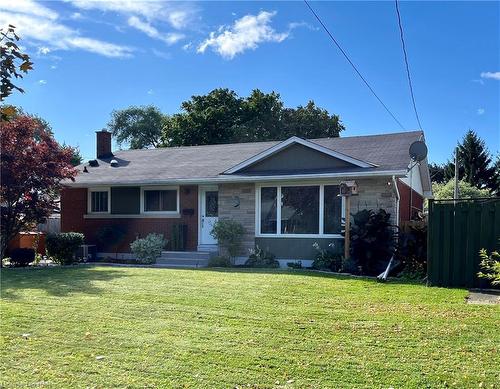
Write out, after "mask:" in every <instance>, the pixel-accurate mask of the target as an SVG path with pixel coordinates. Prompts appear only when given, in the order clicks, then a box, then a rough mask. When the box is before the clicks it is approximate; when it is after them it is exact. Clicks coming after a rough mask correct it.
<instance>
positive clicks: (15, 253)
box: [10, 248, 35, 267]
mask: <svg viewBox="0 0 500 389" xmlns="http://www.w3.org/2000/svg"><path fill="white" fill-rule="evenodd" d="M34 261H35V250H33V249H29V248H17V249H14V250H12V251H11V252H10V264H11V266H15V267H24V266H28V265H29V264H30V263H31V262H34Z"/></svg>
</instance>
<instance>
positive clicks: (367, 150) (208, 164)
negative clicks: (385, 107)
mask: <svg viewBox="0 0 500 389" xmlns="http://www.w3.org/2000/svg"><path fill="white" fill-rule="evenodd" d="M421 134H422V132H421V131H411V132H401V133H392V134H381V135H367V136H354V137H341V138H321V139H311V140H310V141H311V142H314V143H316V144H318V145H321V146H324V147H326V148H329V149H331V150H334V151H337V152H340V153H343V154H346V155H348V156H351V157H354V158H357V159H360V160H362V161H365V162H370V163H373V164H376V165H377V167H375V168H369V169H370V170H374V171H386V170H404V169H406V168H407V167H408V164H409V162H410V157H409V155H408V149H409V147H410V144H411V143H412V142H414V141H416V140H418V139H419V138H420V136H421ZM278 143H280V142H279V141H274V142H255V143H233V144H221V145H207V146H186V147H167V148H158V149H151V150H119V151H116V152H114V157H113V159H116V160H117V161H118V167H111V166H110V164H109V162H110V160H111V159H110V158H108V159H99V160H98V161H99V166H98V167H90V166H88V164H87V163H86V164H84V165H80V166H78V170H79V174H78V176H77V177H76V181H75V183H74V184H73V185H84V186H87V185H94V184H95V185H106V184H117V183H120V184H126V183H131V184H132V183H146V182H152V183H154V182H168V181H169V180H172V181H174V180H179V179H191V180H197V179H200V180H202V179H210V178H216V177H219V176H220V175H221V173H223V172H224V171H226V170H227V169H229V168H231V167H233V166H235V165H237V164H239V163H241V162H243V161H245V160H247V159H249V158H251V157H253V156H254V155H256V154H258V153H260V152H263V151H265V150H267V149H269V148H270V147H272V146H274V145H276V144H278ZM84 166H87V170H88V171H89V173H83V167H84Z"/></svg>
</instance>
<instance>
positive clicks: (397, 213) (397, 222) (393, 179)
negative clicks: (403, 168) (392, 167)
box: [392, 176, 401, 227]
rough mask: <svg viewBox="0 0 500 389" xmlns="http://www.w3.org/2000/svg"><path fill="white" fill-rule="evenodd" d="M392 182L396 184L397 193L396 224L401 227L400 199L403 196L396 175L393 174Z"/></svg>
mask: <svg viewBox="0 0 500 389" xmlns="http://www.w3.org/2000/svg"><path fill="white" fill-rule="evenodd" d="M392 184H393V185H394V192H395V193H396V225H397V226H398V227H399V201H400V199H401V196H400V195H399V189H398V183H397V181H396V176H392Z"/></svg>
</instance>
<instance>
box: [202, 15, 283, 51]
mask: <svg viewBox="0 0 500 389" xmlns="http://www.w3.org/2000/svg"><path fill="white" fill-rule="evenodd" d="M274 15H276V12H267V11H261V12H259V14H258V15H256V16H255V15H246V16H243V17H242V18H240V19H237V20H236V21H235V22H234V23H233V25H232V26H229V27H228V26H221V27H220V28H219V30H218V31H217V32H215V31H213V32H211V33H210V36H209V38H207V39H205V40H204V41H203V42H202V43H201V44H200V45H199V46H198V49H197V52H198V53H204V52H205V51H206V49H207V48H209V47H210V48H212V50H213V51H215V52H216V53H218V54H220V55H221V56H222V57H223V58H225V59H233V58H234V57H235V56H236V55H237V54H241V53H243V52H244V51H246V50H255V49H256V48H257V47H259V44H261V43H264V42H283V41H284V40H285V39H286V38H287V37H288V35H289V31H288V32H282V33H278V32H276V31H275V30H274V29H273V28H272V27H271V26H270V23H271V19H272V17H273V16H274Z"/></svg>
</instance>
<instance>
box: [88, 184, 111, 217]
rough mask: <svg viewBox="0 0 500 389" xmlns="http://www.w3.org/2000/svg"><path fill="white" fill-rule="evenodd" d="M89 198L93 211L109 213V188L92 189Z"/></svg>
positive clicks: (90, 207)
mask: <svg viewBox="0 0 500 389" xmlns="http://www.w3.org/2000/svg"><path fill="white" fill-rule="evenodd" d="M89 198H90V206H89V211H90V212H91V213H109V201H110V196H109V189H90V190H89Z"/></svg>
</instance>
